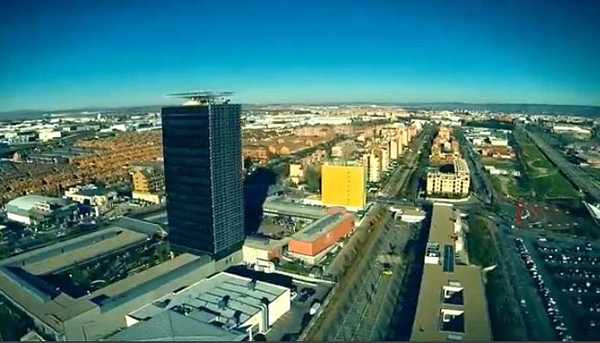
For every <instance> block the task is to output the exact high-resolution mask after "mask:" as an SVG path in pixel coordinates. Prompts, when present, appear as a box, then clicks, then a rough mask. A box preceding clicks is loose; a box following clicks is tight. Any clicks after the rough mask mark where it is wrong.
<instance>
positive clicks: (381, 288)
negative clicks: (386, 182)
mask: <svg viewBox="0 0 600 343" xmlns="http://www.w3.org/2000/svg"><path fill="white" fill-rule="evenodd" d="M386 231H387V234H384V235H382V236H380V238H379V240H378V242H377V245H376V247H375V250H376V251H374V253H375V254H376V256H377V258H369V259H370V263H369V264H370V266H371V267H370V268H369V269H368V270H367V272H366V273H365V274H363V277H362V280H361V283H360V285H358V286H359V287H358V289H357V290H356V294H357V296H356V297H355V298H356V299H355V300H354V301H353V302H351V303H349V308H348V309H347V310H346V312H345V313H338V319H339V321H338V322H337V325H336V326H335V327H334V328H332V335H331V336H329V337H328V339H329V340H336V341H349V340H360V341H372V340H381V339H383V338H384V337H385V335H386V333H387V326H388V324H389V322H390V320H391V318H390V317H391V315H392V313H393V310H394V306H393V304H394V303H395V301H392V299H393V298H394V296H395V293H394V292H395V291H398V290H399V287H400V285H401V283H402V280H403V277H404V274H405V271H406V266H407V265H406V263H405V261H404V260H403V258H402V257H401V256H400V254H401V253H402V252H403V251H404V248H405V246H406V243H407V242H408V239H409V238H410V236H411V231H410V230H409V228H408V226H407V225H406V224H397V223H391V225H388V226H386ZM390 246H394V254H393V255H391V256H390V255H388V253H389V252H390V251H389V250H390ZM383 261H386V262H388V263H390V265H391V266H392V268H391V269H392V271H393V274H392V275H384V274H383V273H382V272H383V267H382V263H384V262H383Z"/></svg>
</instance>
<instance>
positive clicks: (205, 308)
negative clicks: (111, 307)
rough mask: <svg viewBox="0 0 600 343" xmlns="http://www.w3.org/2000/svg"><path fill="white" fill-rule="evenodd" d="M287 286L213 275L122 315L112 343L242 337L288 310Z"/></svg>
mask: <svg viewBox="0 0 600 343" xmlns="http://www.w3.org/2000/svg"><path fill="white" fill-rule="evenodd" d="M290 305H291V299H290V289H289V288H286V287H282V286H278V285H274V284H270V283H266V282H262V281H258V280H253V279H249V278H245V277H242V276H238V275H235V274H230V273H218V274H215V275H213V276H211V277H209V278H206V279H203V280H200V281H198V282H196V283H194V284H191V285H190V286H187V287H184V288H183V289H178V290H176V291H175V292H172V293H169V294H167V295H165V296H162V297H159V298H156V299H151V301H149V302H148V303H147V304H146V305H144V306H142V307H140V308H139V309H137V310H135V311H132V312H130V313H128V314H127V315H126V322H127V327H126V328H123V329H122V330H121V331H119V332H118V333H116V334H114V335H112V336H110V337H109V338H108V339H109V340H114V341H132V340H133V341H156V340H168V341H182V340H194V341H215V340H218V341H244V340H252V339H253V336H254V334H256V333H265V332H267V331H268V330H269V329H270V328H271V326H272V325H273V324H274V323H275V322H276V321H277V320H278V319H279V318H281V317H282V316H283V315H284V314H286V313H287V312H288V311H289V310H290Z"/></svg>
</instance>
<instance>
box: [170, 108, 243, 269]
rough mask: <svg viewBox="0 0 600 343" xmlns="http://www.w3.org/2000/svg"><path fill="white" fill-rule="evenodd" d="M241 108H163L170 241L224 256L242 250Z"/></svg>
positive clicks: (177, 244) (180, 245)
mask: <svg viewBox="0 0 600 343" xmlns="http://www.w3.org/2000/svg"><path fill="white" fill-rule="evenodd" d="M240 111H241V107H240V105H237V104H203V105H190V106H178V107H165V108H163V109H162V128H163V145H164V159H165V161H164V164H165V184H166V192H167V211H168V217H169V239H170V242H171V243H172V244H173V245H174V246H176V247H181V248H184V249H187V250H191V251H198V252H205V253H209V254H211V255H213V256H214V257H215V258H221V257H224V256H227V255H229V254H231V253H232V252H234V251H236V250H238V249H240V248H241V246H242V244H243V241H244V207H243V193H242V192H243V186H242V180H241V170H242V165H241V163H242V159H241V154H242V143H241V125H240Z"/></svg>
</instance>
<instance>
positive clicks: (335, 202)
mask: <svg viewBox="0 0 600 343" xmlns="http://www.w3.org/2000/svg"><path fill="white" fill-rule="evenodd" d="M365 174H366V173H365V167H364V166H362V165H360V164H358V165H352V164H349V163H345V164H338V163H333V162H330V163H327V164H324V165H323V166H322V167H321V200H322V203H323V205H324V206H328V207H331V206H343V207H345V208H346V209H347V210H349V211H358V210H362V209H363V208H364V207H365V205H366V202H367V189H366V187H367V184H366V175H365Z"/></svg>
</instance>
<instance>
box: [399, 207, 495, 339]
mask: <svg viewBox="0 0 600 343" xmlns="http://www.w3.org/2000/svg"><path fill="white" fill-rule="evenodd" d="M461 226H462V224H461V222H460V213H457V212H456V211H454V208H453V206H452V205H450V204H441V203H435V204H434V205H433V214H432V218H431V227H430V231H429V239H428V242H427V248H426V249H427V250H426V252H425V258H424V261H423V263H424V266H423V277H422V279H421V288H420V290H419V299H418V303H417V311H416V314H415V320H414V322H413V327H412V334H411V338H410V340H411V341H429V342H440V341H480V342H489V341H491V340H492V333H491V328H490V320H489V316H488V307H487V300H486V295H485V288H484V285H483V279H482V271H481V268H480V267H479V266H476V265H468V264H466V263H465V262H464V261H461V260H460V259H458V258H457V252H458V250H461V251H462V248H463V247H462V243H461V244H459V242H458V239H459V237H460V236H461V234H462V233H461Z"/></svg>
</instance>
